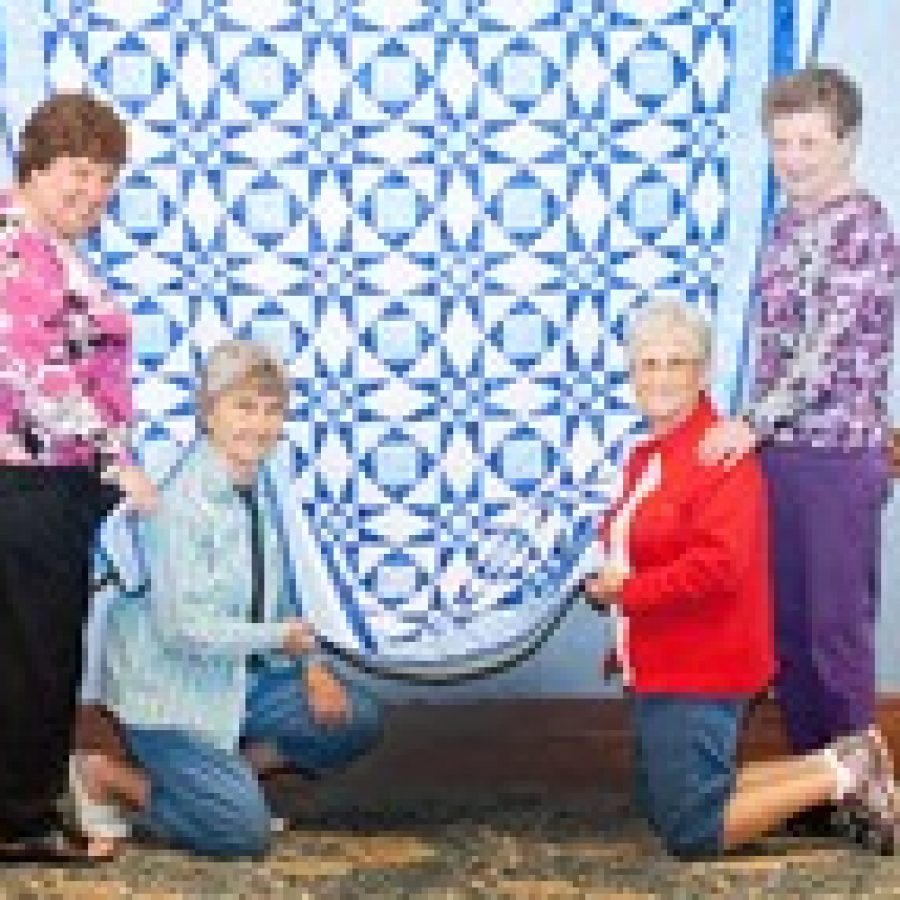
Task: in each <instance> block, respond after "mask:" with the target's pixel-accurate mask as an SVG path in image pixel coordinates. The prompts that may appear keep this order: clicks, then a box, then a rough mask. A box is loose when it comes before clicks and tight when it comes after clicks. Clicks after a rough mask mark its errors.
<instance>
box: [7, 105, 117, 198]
mask: <svg viewBox="0 0 900 900" xmlns="http://www.w3.org/2000/svg"><path fill="white" fill-rule="evenodd" d="M64 156H72V157H84V158H87V159H90V160H92V161H93V162H97V163H107V164H108V165H110V166H112V167H113V168H114V169H115V170H116V171H118V170H119V169H121V168H122V166H123V165H124V164H125V160H126V158H127V156H128V131H127V129H126V127H125V123H124V122H123V121H122V119H121V118H119V116H118V115H117V114H116V112H115V110H113V108H112V107H111V106H110V105H109V104H107V103H104V102H103V101H101V100H97V99H96V98H94V97H91V96H90V95H88V94H85V93H79V92H63V93H59V94H55V95H54V96H52V97H50V98H49V99H48V100H46V101H44V102H43V103H42V104H41V105H40V106H38V107H37V108H36V109H35V110H34V112H32V114H31V116H30V117H29V119H28V121H27V122H26V123H25V127H24V128H23V129H22V131H21V133H20V135H19V152H18V154H17V156H16V178H17V180H18V182H19V184H26V183H27V182H28V181H29V180H30V179H31V176H32V175H33V174H34V173H35V172H38V171H40V170H41V169H45V168H47V166H49V165H51V164H52V163H53V162H54V161H55V160H57V159H59V158H60V157H64Z"/></svg>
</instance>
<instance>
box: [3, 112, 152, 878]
mask: <svg viewBox="0 0 900 900" xmlns="http://www.w3.org/2000/svg"><path fill="white" fill-rule="evenodd" d="M126 150H127V140H126V132H125V128H124V125H123V124H122V122H121V121H120V120H119V118H118V117H117V116H116V114H115V113H114V112H113V111H112V110H111V109H110V108H109V107H108V106H106V105H105V104H103V103H100V102H98V101H96V100H94V99H92V98H90V97H87V96H85V95H83V94H60V95H57V96H55V97H53V98H51V99H50V100H48V101H47V102H46V103H44V104H43V105H42V106H41V107H39V108H38V109H37V110H36V111H35V112H34V114H33V115H32V116H31V118H30V119H29V121H28V122H27V124H26V125H25V127H24V129H23V131H22V133H21V135H20V140H19V152H18V155H17V158H16V184H15V186H14V187H13V188H12V189H11V190H10V191H9V192H7V193H4V194H2V195H0V312H2V314H0V575H2V581H0V863H3V862H16V861H41V860H53V861H74V860H77V859H78V858H79V857H81V856H82V855H83V850H82V848H79V847H77V846H75V845H73V844H72V843H71V842H70V841H68V840H66V839H64V838H63V837H62V835H61V833H60V831H59V829H58V827H57V821H56V813H55V809H56V800H57V797H58V795H59V794H60V793H61V792H62V790H63V788H64V784H65V777H66V761H67V758H68V751H69V745H70V735H71V729H72V718H73V713H74V708H75V697H76V691H77V686H78V678H79V674H80V671H81V664H80V660H81V631H82V624H83V620H84V617H85V613H86V610H87V604H88V565H89V559H90V547H91V541H92V536H93V534H94V531H95V528H96V526H97V524H98V523H99V521H100V519H101V517H102V516H103V515H104V513H105V512H106V511H107V510H108V509H109V508H110V507H111V506H112V505H113V504H114V503H115V502H116V500H117V499H118V498H119V497H120V495H121V494H124V495H125V496H126V498H127V499H128V500H129V501H130V502H131V503H132V504H133V505H134V506H136V507H137V508H139V509H149V508H151V507H152V505H153V498H154V492H153V489H152V486H151V485H150V482H149V481H148V480H147V479H146V478H145V477H144V475H143V474H142V473H141V472H140V471H139V470H138V469H137V468H136V467H135V466H134V465H133V464H132V463H131V461H130V458H129V455H128V451H127V449H126V437H127V427H128V423H129V419H130V416H131V404H130V384H129V380H130V356H129V325H128V317H127V315H126V313H125V311H124V310H123V309H122V308H120V307H119V306H118V305H117V304H116V303H115V302H114V301H113V300H112V298H111V297H109V296H108V295H107V294H106V293H105V291H104V289H103V287H102V286H101V285H100V284H99V282H97V281H96V280H95V279H94V278H93V276H92V275H91V273H90V272H89V271H88V269H87V267H86V265H85V264H84V263H83V262H82V260H81V259H80V258H79V256H78V254H77V251H76V249H75V242H76V241H77V239H78V238H81V237H83V236H84V235H85V234H86V233H87V232H88V231H90V230H91V229H92V228H94V227H95V226H96V225H98V224H99V222H100V218H101V216H102V215H103V213H104V211H105V209H106V206H107V202H108V201H109V198H110V194H111V192H112V190H113V186H114V184H115V181H116V177H117V175H118V173H119V170H120V169H121V167H122V166H123V165H124V163H125V158H126ZM36 697H39V698H40V702H39V703H36V702H35V698H36Z"/></svg>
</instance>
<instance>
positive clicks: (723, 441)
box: [699, 419, 756, 468]
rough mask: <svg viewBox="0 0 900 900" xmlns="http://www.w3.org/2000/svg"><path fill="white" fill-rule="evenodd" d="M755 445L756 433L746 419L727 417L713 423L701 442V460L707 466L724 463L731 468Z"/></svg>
mask: <svg viewBox="0 0 900 900" xmlns="http://www.w3.org/2000/svg"><path fill="white" fill-rule="evenodd" d="M755 446H756V435H755V434H754V433H753V429H752V428H751V427H750V424H749V423H748V422H747V421H746V420H745V419H725V420H724V421H722V422H719V423H717V424H716V425H713V426H712V428H710V429H709V431H707V432H706V434H705V436H704V437H703V440H702V441H701V442H700V449H699V455H700V462H702V463H704V464H705V465H707V466H714V465H716V463H724V464H725V467H726V468H730V467H731V466H733V465H734V464H735V463H737V462H740V460H741V459H743V457H745V456H746V455H747V454H748V453H750V452H752V450H753V448H754V447H755Z"/></svg>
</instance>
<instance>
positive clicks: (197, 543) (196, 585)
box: [147, 498, 288, 658]
mask: <svg viewBox="0 0 900 900" xmlns="http://www.w3.org/2000/svg"><path fill="white" fill-rule="evenodd" d="M190 506H191V499H190V498H182V500H181V502H179V500H178V499H176V498H172V502H171V504H169V505H167V507H166V508H165V509H160V510H159V511H158V512H156V513H155V514H154V517H153V520H152V521H151V522H148V537H149V540H148V542H147V543H148V564H149V567H150V583H151V591H152V592H153V600H152V603H151V609H152V610H153V615H154V619H155V621H156V625H157V628H158V629H159V633H160V635H161V636H162V637H163V639H164V640H165V641H167V642H170V643H172V644H174V645H178V646H181V647H188V648H190V649H191V650H193V651H195V652H197V653H200V654H203V655H218V656H224V657H238V658H240V657H246V656H249V655H250V654H254V653H263V652H266V651H271V650H277V649H279V648H280V647H281V646H282V645H283V643H284V641H285V639H286V637H287V633H288V625H287V624H286V623H284V622H260V623H254V622H249V621H245V620H243V619H240V618H237V617H236V616H235V615H234V614H233V613H232V612H230V609H231V604H232V601H231V598H230V597H229V590H230V586H231V585H232V584H233V583H234V574H233V572H232V571H231V569H230V564H231V557H229V556H228V555H227V554H223V557H224V558H213V555H212V550H211V545H210V542H209V540H208V538H209V536H210V535H211V533H212V529H213V528H215V523H214V521H213V517H212V512H211V510H208V509H206V508H204V507H203V506H202V504H201V505H199V509H198V508H197V505H195V508H194V509H189V507H190Z"/></svg>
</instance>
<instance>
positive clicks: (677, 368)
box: [632, 356, 703, 375]
mask: <svg viewBox="0 0 900 900" xmlns="http://www.w3.org/2000/svg"><path fill="white" fill-rule="evenodd" d="M702 362H703V360H702V359H700V358H699V357H696V356H666V357H659V356H639V357H637V358H636V359H634V360H633V361H632V368H633V369H634V370H635V371H636V372H641V373H642V374H645V375H646V374H650V373H656V372H671V373H672V374H675V375H682V374H686V373H687V372H690V371H691V370H692V369H694V368H696V367H697V366H699V365H700V364H701V363H702Z"/></svg>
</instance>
